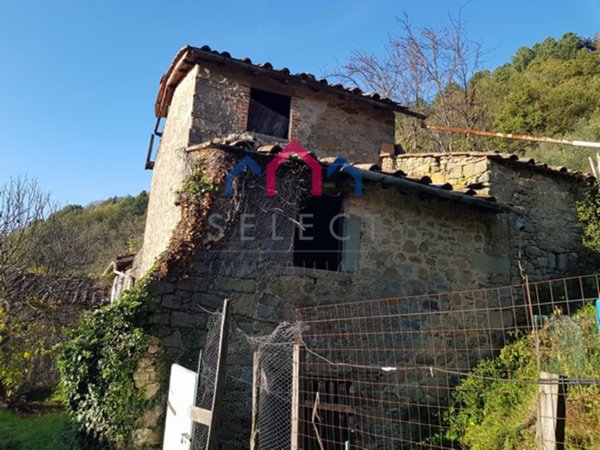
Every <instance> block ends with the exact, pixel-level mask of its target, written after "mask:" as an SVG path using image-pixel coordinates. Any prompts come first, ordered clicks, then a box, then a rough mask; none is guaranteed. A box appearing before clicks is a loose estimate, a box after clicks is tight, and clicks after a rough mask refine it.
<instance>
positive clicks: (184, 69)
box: [154, 46, 426, 120]
mask: <svg viewBox="0 0 600 450" xmlns="http://www.w3.org/2000/svg"><path fill="white" fill-rule="evenodd" d="M202 61H209V62H213V63H216V64H227V65H229V66H232V67H236V68H238V69H240V70H245V71H250V72H252V74H253V75H264V76H267V77H270V78H274V79H278V80H280V81H283V82H286V83H290V84H296V85H299V86H303V87H306V88H309V89H312V90H321V91H325V92H328V93H330V94H334V95H339V96H343V97H346V98H348V99H351V100H353V101H360V102H364V103H368V104H371V105H372V106H375V107H378V108H386V109H390V110H392V111H396V112H399V113H401V114H406V115H408V116H411V117H415V118H417V119H421V120H423V119H425V118H426V116H425V115H423V114H421V113H418V112H415V111H411V110H410V109H408V108H406V107H405V106H402V105H399V104H397V103H393V102H387V101H385V100H384V99H381V100H377V99H374V98H370V97H366V96H364V95H358V94H353V93H352V92H350V91H347V90H344V89H338V88H336V87H333V86H331V85H328V84H322V83H320V82H319V81H317V80H311V79H300V78H299V77H297V76H294V75H290V74H285V73H282V72H279V71H277V70H273V69H269V68H265V67H260V66H257V65H255V64H251V63H247V62H243V61H240V60H238V59H235V58H232V57H230V56H228V54H221V53H212V52H209V51H205V50H202V49H199V48H196V47H191V46H185V47H183V48H182V49H180V50H179V51H178V52H177V55H176V56H175V58H174V59H173V62H172V63H171V65H170V66H169V68H168V69H167V72H165V74H164V75H163V76H162V78H161V80H160V88H159V91H158V96H157V99H156V103H155V107H154V110H155V114H156V117H157V118H160V117H166V116H167V114H168V112H169V106H170V104H171V100H172V98H173V93H174V91H175V88H176V87H177V85H178V84H179V82H180V81H181V80H182V79H183V78H185V76H186V75H187V74H188V72H189V71H190V70H191V69H192V68H193V67H194V66H195V65H196V64H198V63H200V62H202Z"/></svg>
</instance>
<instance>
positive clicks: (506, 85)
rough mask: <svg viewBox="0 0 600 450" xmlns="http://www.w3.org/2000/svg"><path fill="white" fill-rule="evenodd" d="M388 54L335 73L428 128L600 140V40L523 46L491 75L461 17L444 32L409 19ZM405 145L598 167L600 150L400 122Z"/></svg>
mask: <svg viewBox="0 0 600 450" xmlns="http://www.w3.org/2000/svg"><path fill="white" fill-rule="evenodd" d="M399 23H400V28H401V30H400V33H399V34H398V35H397V36H393V35H392V37H390V38H389V40H388V42H387V45H386V49H385V50H386V51H385V52H384V56H383V57H379V56H374V55H372V54H369V53H365V52H355V53H354V54H353V56H352V57H351V58H350V59H349V60H348V61H347V62H346V63H345V64H344V65H342V66H341V67H339V68H338V69H336V72H334V73H333V74H332V75H335V76H337V77H338V78H339V79H340V80H341V81H343V82H345V83H347V84H352V83H353V84H355V85H357V86H359V87H361V88H363V89H366V90H372V91H376V92H380V93H382V94H383V95H386V96H388V97H391V98H393V99H395V100H397V101H399V102H401V103H403V104H405V105H407V106H410V107H411V108H412V109H414V110H416V111H419V112H422V113H424V114H426V115H427V116H428V117H427V120H426V123H427V124H432V125H441V126H446V127H460V128H472V129H479V130H489V131H502V132H507V133H518V134H533V135H539V136H546V137H555V138H567V139H577V140H590V141H600V51H599V50H598V48H599V38H598V37H593V38H592V37H589V38H587V37H581V36H578V35H576V34H574V33H566V34H564V35H563V36H562V37H561V38H559V39H554V38H552V37H548V38H547V39H545V40H544V41H543V42H540V43H537V44H535V45H533V46H532V47H531V48H529V47H522V48H521V49H519V50H518V51H517V52H516V53H515V54H514V55H513V57H512V58H511V60H510V61H508V62H507V63H506V64H504V65H502V66H500V67H497V68H495V69H493V70H482V67H484V66H485V60H486V56H487V54H486V52H485V50H484V49H482V46H481V45H479V44H478V43H476V42H473V41H472V40H470V39H469V37H468V35H467V33H466V30H465V28H464V25H463V23H462V22H461V21H460V17H458V18H455V19H453V20H451V21H450V24H449V25H448V27H446V28H444V29H441V30H438V29H431V28H420V29H415V28H414V27H413V26H412V25H411V24H410V23H409V22H408V19H407V18H406V17H405V18H404V19H402V18H401V19H400V20H399ZM397 141H398V142H399V143H400V144H401V145H402V146H403V148H404V150H405V151H407V152H415V151H416V152H440V151H442V152H447V151H511V152H518V153H520V154H523V155H529V156H532V157H535V158H536V159H537V158H539V159H540V160H543V161H545V162H548V163H550V164H555V165H567V166H569V167H572V168H579V169H585V170H589V164H588V160H587V156H589V155H595V151H594V150H589V149H582V148H574V147H571V146H558V145H551V144H532V143H527V142H522V141H509V140H504V139H495V138H494V139H490V138H480V137H474V136H466V135H462V134H449V133H442V132H434V131H430V130H425V129H423V128H421V126H420V124H419V123H418V121H415V120H414V119H412V118H408V117H403V116H401V115H400V116H399V118H398V121H397Z"/></svg>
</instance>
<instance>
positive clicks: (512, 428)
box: [446, 305, 600, 450]
mask: <svg viewBox="0 0 600 450" xmlns="http://www.w3.org/2000/svg"><path fill="white" fill-rule="evenodd" d="M539 341H540V349H541V351H540V355H541V358H540V359H541V370H543V371H547V372H550V373H555V374H560V375H562V376H565V377H569V378H600V333H599V331H598V325H597V322H596V309H595V307H594V306H593V305H588V306H586V307H584V308H583V309H582V310H580V311H579V312H578V313H577V314H575V315H574V316H571V317H568V316H564V315H562V314H561V313H560V311H559V310H557V311H555V313H554V314H553V315H552V316H550V317H548V318H547V319H546V321H545V324H544V326H543V328H541V330H540V331H539ZM537 379H538V368H537V362H536V353H535V340H534V337H533V336H532V335H526V336H521V337H520V338H518V339H516V340H515V341H514V342H513V343H511V344H508V345H507V346H506V347H505V348H504V349H502V351H501V353H500V355H499V356H498V357H497V358H495V359H493V360H482V361H480V362H479V364H478V365H477V367H476V368H475V370H474V371H473V372H472V373H471V374H470V376H469V377H467V378H465V379H464V380H463V381H462V382H461V383H460V385H459V386H458V387H457V389H456V391H455V393H454V395H453V406H452V408H451V409H450V411H449V412H448V414H447V420H448V422H449V425H450V431H449V432H448V433H447V435H446V438H447V439H448V440H450V441H453V442H454V443H456V444H460V445H461V446H462V447H464V448H470V449H472V450H501V449H515V450H535V449H536V448H537V447H536V445H535V423H536V414H537V411H536V394H537V391H538V385H537V384H536V383H535V382H536V381H537ZM567 411H568V414H569V418H568V420H567V422H566V445H565V448H567V449H571V450H575V449H579V448H590V449H591V448H600V387H598V386H596V385H590V386H576V385H572V386H569V389H568V394H567Z"/></svg>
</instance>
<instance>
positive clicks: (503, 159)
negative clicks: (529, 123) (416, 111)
mask: <svg viewBox="0 0 600 450" xmlns="http://www.w3.org/2000/svg"><path fill="white" fill-rule="evenodd" d="M393 157H394V158H397V159H409V158H451V157H482V158H488V159H491V160H493V161H497V162H499V163H502V164H507V165H514V166H517V167H523V168H528V169H531V170H534V171H536V172H541V173H545V174H548V175H558V176H566V177H571V178H573V179H576V180H579V181H586V182H589V181H594V180H595V178H594V176H593V175H591V174H589V173H586V172H582V171H579V170H572V169H568V168H567V167H562V166H549V165H548V164H546V163H544V162H541V161H538V160H535V159H533V158H521V157H519V156H518V155H515V154H514V153H500V152H450V153H444V152H431V153H404V154H400V155H395V156H393Z"/></svg>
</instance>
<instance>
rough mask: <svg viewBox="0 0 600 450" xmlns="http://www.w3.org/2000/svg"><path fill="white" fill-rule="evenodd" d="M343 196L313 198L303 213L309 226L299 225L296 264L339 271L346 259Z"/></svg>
mask: <svg viewBox="0 0 600 450" xmlns="http://www.w3.org/2000/svg"><path fill="white" fill-rule="evenodd" d="M341 212H342V198H341V196H338V197H331V196H328V195H323V196H321V197H311V198H310V199H309V200H308V203H307V205H306V207H304V208H303V209H302V210H301V211H300V214H299V218H298V219H299V220H298V221H299V222H300V224H302V225H303V227H304V228H305V229H304V230H300V229H298V228H296V233H295V235H294V266H298V267H304V268H307V269H321V270H331V271H335V272H337V271H339V270H340V268H341V262H342V243H343V236H342V233H343V221H344V218H343V216H342V215H341Z"/></svg>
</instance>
